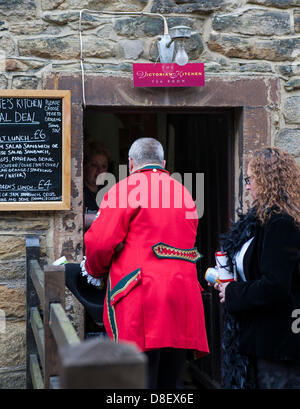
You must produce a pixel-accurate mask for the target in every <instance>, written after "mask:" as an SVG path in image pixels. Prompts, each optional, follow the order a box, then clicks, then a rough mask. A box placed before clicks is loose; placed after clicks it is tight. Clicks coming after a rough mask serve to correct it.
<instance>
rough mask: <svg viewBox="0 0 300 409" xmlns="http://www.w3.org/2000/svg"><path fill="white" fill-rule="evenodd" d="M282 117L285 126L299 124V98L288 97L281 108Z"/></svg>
mask: <svg viewBox="0 0 300 409" xmlns="http://www.w3.org/2000/svg"><path fill="white" fill-rule="evenodd" d="M283 116H284V119H285V122H286V123H287V124H300V97H299V96H295V97H290V98H288V99H287V100H286V101H285V104H284V106H283Z"/></svg>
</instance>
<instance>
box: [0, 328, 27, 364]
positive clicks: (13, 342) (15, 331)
mask: <svg viewBox="0 0 300 409" xmlns="http://www.w3.org/2000/svg"><path fill="white" fill-rule="evenodd" d="M25 346H26V325H25V321H18V322H16V321H10V320H7V322H6V331H5V333H1V334H0V368H1V367H16V366H21V365H24V364H25Z"/></svg>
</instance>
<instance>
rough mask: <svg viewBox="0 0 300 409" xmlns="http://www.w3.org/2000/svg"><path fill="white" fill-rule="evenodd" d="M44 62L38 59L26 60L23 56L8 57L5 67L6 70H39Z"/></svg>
mask: <svg viewBox="0 0 300 409" xmlns="http://www.w3.org/2000/svg"><path fill="white" fill-rule="evenodd" d="M44 65H45V64H44V63H43V62H42V61H38V60H26V59H21V58H17V57H16V58H6V60H5V69H6V71H15V72H17V71H23V72H25V71H29V70H38V69H40V68H42V67H44Z"/></svg>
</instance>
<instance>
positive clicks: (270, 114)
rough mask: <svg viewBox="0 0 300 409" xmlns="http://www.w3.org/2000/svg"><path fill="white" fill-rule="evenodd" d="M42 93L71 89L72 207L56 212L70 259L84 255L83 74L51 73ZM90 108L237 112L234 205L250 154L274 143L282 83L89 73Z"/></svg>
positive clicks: (57, 233) (60, 250)
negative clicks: (163, 84) (172, 80)
mask: <svg viewBox="0 0 300 409" xmlns="http://www.w3.org/2000/svg"><path fill="white" fill-rule="evenodd" d="M43 88H44V89H57V90H71V101H72V115H71V158H72V169H71V209H70V210H69V211H61V212H55V217H54V243H53V246H54V256H55V257H57V258H58V257H60V255H62V254H64V255H66V256H68V257H69V259H70V261H71V260H72V261H80V259H81V257H82V241H83V229H82V227H81V228H79V227H78V226H82V200H83V197H82V161H83V155H82V147H83V106H82V88H81V75H80V74H79V73H78V74H77V73H74V74H70V73H68V74H65V73H58V74H48V75H46V77H45V78H44V80H43ZM85 90H86V106H88V107H91V106H94V107H97V108H102V109H104V110H106V111H107V110H116V109H120V110H123V111H124V110H128V111H129V110H132V109H133V110H135V109H136V110H139V109H145V110H148V109H155V110H157V109H162V110H178V111H180V112H182V111H183V110H184V111H189V112H191V111H193V112H197V111H198V110H202V109H214V108H234V109H235V116H236V118H235V127H236V129H235V181H234V197H235V203H234V207H235V208H236V207H237V204H238V200H239V201H241V202H245V201H247V198H245V197H244V188H243V183H242V181H243V173H244V169H245V168H246V153H247V152H249V151H250V150H253V149H255V148H259V147H262V146H265V145H269V144H271V128H272V124H274V123H275V113H276V110H278V107H279V98H280V84H279V80H278V79H277V78H274V77H268V76H265V77H225V78H224V77H217V76H216V77H215V76H209V77H208V78H206V85H205V87H195V88H192V87H191V88H133V82H132V78H128V77H115V76H102V75H87V76H86V81H85Z"/></svg>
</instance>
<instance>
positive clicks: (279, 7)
mask: <svg viewBox="0 0 300 409" xmlns="http://www.w3.org/2000/svg"><path fill="white" fill-rule="evenodd" d="M81 8H89V9H93V10H104V11H121V12H122V11H130V12H141V11H144V12H153V13H163V15H164V16H165V17H166V18H167V21H168V25H169V28H170V27H172V26H175V25H187V26H190V27H191V28H192V37H191V39H190V40H188V41H187V42H186V48H187V50H188V54H189V58H190V61H192V62H197V61H199V62H204V63H205V71H206V78H207V79H208V80H209V79H210V78H214V77H218V78H222V77H223V78H228V77H230V78H243V77H245V78H249V77H251V78H254V77H255V78H259V77H269V78H279V79H280V83H281V95H280V102H279V105H278V104H277V103H276V107H275V108H274V109H275V111H276V115H274V116H273V117H274V120H273V123H272V124H270V126H271V135H272V142H273V143H274V144H276V145H277V146H280V147H283V148H284V149H286V150H288V151H290V152H291V153H293V154H294V155H295V157H296V158H297V161H298V162H299V163H300V3H299V0H248V1H247V0H119V1H117V0H111V1H109V0H0V71H1V72H0V88H2V89H5V88H16V89H22V88H25V89H27V88H28V89H41V88H43V87H44V84H45V83H46V82H47V78H49V77H51V75H52V74H53V73H58V74H62V75H63V74H64V73H67V74H68V75H70V73H71V74H72V73H76V74H77V75H78V74H79V73H80V64H79V52H80V48H79V35H78V19H79V10H80V9H81ZM162 32H163V25H162V21H161V19H159V18H157V19H154V18H151V17H147V16H137V17H128V16H122V17H118V18H114V17H110V16H108V15H105V16H102V17H101V16H100V15H97V14H88V13H86V14H84V15H83V33H82V35H83V45H84V58H85V69H86V74H87V76H88V75H97V74H101V75H113V76H119V77H120V76H125V77H131V69H132V63H133V62H149V61H156V59H157V49H156V41H157V36H158V35H159V34H162ZM270 95H271V90H270ZM72 149H73V151H72V152H74V151H76V149H77V150H78V152H77V153H76V154H75V156H76V155H77V157H75V156H74V154H73V153H72V156H73V158H72V167H73V169H72V173H73V176H74V177H72V181H73V184H72V192H73V193H72V206H73V207H74V202H75V196H76V201H77V202H76V205H78V203H80V199H81V194H80V193H78V191H80V188H79V187H78V183H79V184H80V182H78V183H77V181H79V180H80V178H81V164H80V152H79V151H80V149H79V148H78V146H73V148H72ZM78 155H79V156H78ZM74 181H75V182H74ZM76 183H77V185H76ZM74 192H76V194H75V193H74ZM78 217H79V216H78V214H76V215H74V213H72V211H71V212H69V213H68V212H62V213H58V212H57V213H55V212H2V213H1V215H0V233H1V234H0V245H1V246H0V309H1V310H3V311H4V312H5V315H6V331H5V332H3V331H2V332H0V388H17V387H19V388H20V387H21V388H22V387H24V386H25V383H24V357H25V350H24V346H25V322H24V318H25V298H24V287H25V285H24V284H25V280H24V266H25V235H26V234H30V233H37V234H39V235H40V236H41V247H42V257H43V258H44V259H46V260H51V259H53V258H56V257H58V256H60V252H59V251H58V253H57V252H56V250H55V245H54V242H56V243H57V242H59V241H57V240H56V236H55V229H54V225H55V226H59V229H60V234H61V235H63V234H64V230H65V231H66V234H67V235H68V237H72V235H73V234H74V232H75V230H76V229H77V230H76V233H77V234H78V232H79V230H80V226H79V227H78V225H79V224H80V223H78V220H79V219H78ZM74 220H75V222H74ZM68 240H69V239H68ZM68 240H67V239H66V240H65V241H64V243H69V241H68ZM70 240H71V239H70ZM59 243H60V242H59ZM62 243H63V240H62ZM59 245H60V244H59ZM62 246H63V244H62ZM70 249H71V250H72V251H73V250H74V259H76V258H78V259H79V258H80V256H81V247H80V244H79V245H78V244H77V245H74V243H73V242H72V240H71V241H70ZM64 250H65V249H64ZM72 251H70V254H71V253H72ZM75 253H76V254H75Z"/></svg>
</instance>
